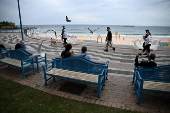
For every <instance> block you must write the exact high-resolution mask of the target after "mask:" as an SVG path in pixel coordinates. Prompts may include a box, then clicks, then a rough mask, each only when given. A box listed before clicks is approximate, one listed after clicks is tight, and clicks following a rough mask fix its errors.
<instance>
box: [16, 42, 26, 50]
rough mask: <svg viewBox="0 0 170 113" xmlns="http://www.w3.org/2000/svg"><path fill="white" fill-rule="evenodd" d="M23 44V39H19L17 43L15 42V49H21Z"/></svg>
mask: <svg viewBox="0 0 170 113" xmlns="http://www.w3.org/2000/svg"><path fill="white" fill-rule="evenodd" d="M23 44H24V41H23V40H21V41H20V42H19V43H17V44H16V45H15V49H21V48H22V45H23Z"/></svg>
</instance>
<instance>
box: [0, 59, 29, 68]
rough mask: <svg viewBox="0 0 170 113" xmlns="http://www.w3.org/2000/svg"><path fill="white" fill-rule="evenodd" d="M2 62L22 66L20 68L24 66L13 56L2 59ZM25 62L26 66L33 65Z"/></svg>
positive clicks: (0, 60)
mask: <svg viewBox="0 0 170 113" xmlns="http://www.w3.org/2000/svg"><path fill="white" fill-rule="evenodd" d="M0 62H3V63H6V64H10V65H13V66H17V67H20V68H21V67H22V65H21V61H20V60H16V59H12V58H4V59H0ZM23 64H25V65H24V66H29V65H31V63H27V62H23Z"/></svg>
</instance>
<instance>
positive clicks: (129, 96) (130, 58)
mask: <svg viewBox="0 0 170 113" xmlns="http://www.w3.org/2000/svg"><path fill="white" fill-rule="evenodd" d="M0 38H3V37H0ZM49 39H50V38H49ZM41 40H44V39H43V38H41ZM41 40H37V39H29V38H28V39H27V40H26V42H27V43H28V44H27V48H28V51H30V52H33V53H34V52H35V49H36V48H37V47H38V45H39V43H40V42H41ZM12 41H13V42H15V41H14V40H12ZM83 45H86V46H87V48H88V53H87V54H89V55H90V56H91V57H92V60H93V61H95V62H102V63H104V62H106V61H110V63H109V76H108V80H107V81H106V86H105V87H104V90H102V92H101V98H97V94H96V89H97V88H96V86H95V85H89V84H86V85H87V87H86V89H85V90H84V91H83V93H82V94H81V95H74V94H71V93H65V92H62V91H59V88H60V87H61V86H62V84H64V83H65V82H66V80H64V79H56V81H52V80H51V83H50V84H49V85H48V86H44V80H43V71H42V70H41V72H40V73H37V74H36V75H32V74H30V75H28V76H27V79H23V78H22V76H21V70H20V69H18V68H14V67H8V66H3V67H1V68H0V72H1V74H0V76H1V77H4V78H7V79H10V80H12V81H15V82H18V83H20V84H23V85H27V86H30V87H32V88H35V89H38V90H42V91H44V92H48V93H51V94H54V95H58V96H61V97H65V98H70V99H73V100H77V101H83V102H88V103H93V104H99V105H104V106H110V107H115V108H121V109H127V110H129V109H130V110H137V111H142V112H148V113H169V112H170V95H169V94H163V93H155V92H143V98H142V102H141V104H139V105H138V104H136V103H135V102H136V100H137V96H136V95H135V94H134V93H133V92H134V90H133V86H134V85H133V84H132V83H131V81H132V75H133V68H134V65H133V63H134V58H135V55H136V53H139V52H140V50H133V49H132V46H127V45H115V47H116V51H115V52H113V50H112V49H109V52H104V51H103V49H104V44H95V43H78V44H75V45H73V51H74V52H75V53H79V52H80V49H81V47H82V46H83ZM62 50H64V48H63V45H62V43H61V42H58V43H57V45H54V46H51V45H50V42H49V41H44V43H43V46H42V51H43V52H45V53H47V58H48V60H51V59H53V58H55V57H58V52H61V51H62ZM169 51H170V48H168V47H159V49H158V50H157V51H151V53H155V54H156V55H157V58H156V62H157V63H158V65H162V64H170V52H169ZM141 59H147V58H145V57H144V56H143V57H140V60H141ZM80 84H81V83H80Z"/></svg>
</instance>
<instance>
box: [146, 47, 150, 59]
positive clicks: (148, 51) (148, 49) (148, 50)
mask: <svg viewBox="0 0 170 113" xmlns="http://www.w3.org/2000/svg"><path fill="white" fill-rule="evenodd" d="M150 46H151V44H148V45H147V46H146V50H147V57H148V56H149V53H150Z"/></svg>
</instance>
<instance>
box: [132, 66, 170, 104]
mask: <svg viewBox="0 0 170 113" xmlns="http://www.w3.org/2000/svg"><path fill="white" fill-rule="evenodd" d="M145 81H151V82H155V84H156V83H158V82H159V83H168V84H170V65H162V66H157V67H138V68H137V67H136V68H135V70H134V76H133V81H132V82H133V83H134V85H135V87H134V90H135V94H137V96H138V99H137V102H136V103H137V104H139V103H141V98H142V91H151V92H161V93H170V89H169V91H159V90H154V89H144V87H143V86H144V84H145Z"/></svg>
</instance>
